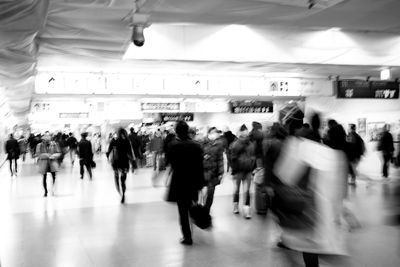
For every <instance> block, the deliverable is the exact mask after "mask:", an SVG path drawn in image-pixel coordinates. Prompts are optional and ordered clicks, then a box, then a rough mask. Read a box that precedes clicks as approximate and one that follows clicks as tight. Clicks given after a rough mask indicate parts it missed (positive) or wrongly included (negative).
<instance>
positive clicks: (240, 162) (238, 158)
mask: <svg viewBox="0 0 400 267" xmlns="http://www.w3.org/2000/svg"><path fill="white" fill-rule="evenodd" d="M231 160H232V163H231V164H232V174H236V173H239V172H244V173H248V172H252V171H253V170H254V169H255V167H256V157H255V149H254V144H253V143H251V142H250V140H249V139H248V138H239V139H237V140H236V141H235V142H233V143H232V145H231Z"/></svg>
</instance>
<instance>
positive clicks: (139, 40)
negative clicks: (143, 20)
mask: <svg viewBox="0 0 400 267" xmlns="http://www.w3.org/2000/svg"><path fill="white" fill-rule="evenodd" d="M143 30H144V27H143V26H142V25H135V26H134V27H133V30H132V38H131V40H132V42H133V43H134V44H135V45H136V46H138V47H141V46H143V45H144V41H145V40H144V33H143Z"/></svg>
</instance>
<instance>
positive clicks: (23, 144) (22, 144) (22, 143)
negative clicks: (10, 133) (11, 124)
mask: <svg viewBox="0 0 400 267" xmlns="http://www.w3.org/2000/svg"><path fill="white" fill-rule="evenodd" d="M18 145H19V151H20V155H22V161H23V162H25V157H26V152H27V150H28V141H27V140H26V138H25V137H24V136H23V135H21V137H20V138H19V139H18Z"/></svg>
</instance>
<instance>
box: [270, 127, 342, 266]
mask: <svg viewBox="0 0 400 267" xmlns="http://www.w3.org/2000/svg"><path fill="white" fill-rule="evenodd" d="M316 131H317V130H316ZM332 133H333V136H332V137H331V138H332V141H333V143H334V144H336V145H334V147H333V148H332V147H328V146H325V145H323V144H322V143H320V142H316V140H310V139H307V138H303V137H290V138H288V139H287V140H286V143H285V145H284V147H283V150H282V153H281V155H280V158H279V159H278V162H277V163H276V165H275V169H274V173H275V175H276V176H277V177H278V178H279V180H280V181H281V182H282V184H283V185H285V186H295V185H298V183H299V182H300V179H302V177H301V175H299V174H301V173H304V172H305V170H306V169H308V170H309V172H308V188H309V189H310V192H312V201H310V202H308V203H312V204H309V206H308V207H306V209H305V212H304V214H306V215H308V219H310V218H311V219H310V220H302V219H300V220H299V222H300V221H301V224H303V223H304V224H305V226H304V225H303V226H302V227H291V226H290V227H288V225H290V224H283V223H281V222H282V221H280V224H281V227H282V231H283V232H282V236H281V238H282V243H283V245H284V246H286V247H288V248H290V249H293V250H296V251H300V252H303V258H304V262H305V265H306V266H307V267H317V266H319V264H318V255H321V254H322V255H346V254H347V251H346V246H345V244H346V243H345V240H344V229H343V227H342V225H341V216H342V208H343V206H342V204H343V199H344V197H345V187H346V177H347V167H346V166H347V161H346V156H345V154H344V152H343V151H342V150H341V148H342V145H344V144H341V142H342V141H341V140H337V137H338V136H339V135H338V134H335V133H337V131H336V132H332ZM288 166H290V168H288ZM278 217H279V216H278ZM304 218H306V217H304ZM295 223H296V222H295ZM295 223H294V224H295ZM307 223H308V225H307Z"/></svg>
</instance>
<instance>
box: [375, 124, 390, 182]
mask: <svg viewBox="0 0 400 267" xmlns="http://www.w3.org/2000/svg"><path fill="white" fill-rule="evenodd" d="M382 131H383V132H382V136H381V138H380V140H379V143H378V150H379V151H382V176H383V178H388V176H389V165H390V161H391V160H392V158H393V152H394V145H393V136H392V134H391V133H390V125H389V124H386V125H385V126H383V129H382Z"/></svg>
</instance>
